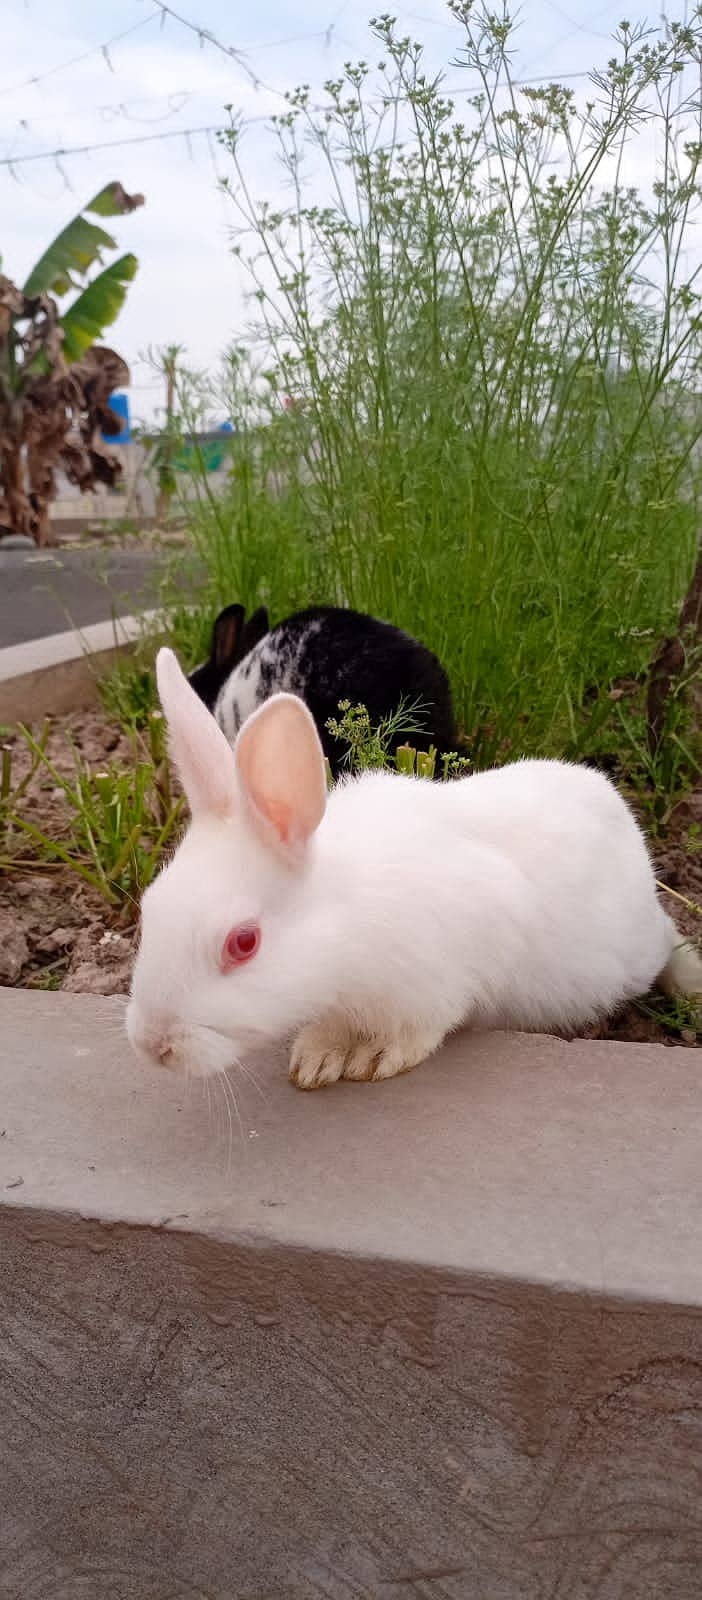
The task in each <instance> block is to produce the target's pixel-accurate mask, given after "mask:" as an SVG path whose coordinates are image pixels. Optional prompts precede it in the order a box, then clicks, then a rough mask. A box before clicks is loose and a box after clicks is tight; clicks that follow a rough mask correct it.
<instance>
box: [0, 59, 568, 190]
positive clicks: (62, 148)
mask: <svg viewBox="0 0 702 1600" xmlns="http://www.w3.org/2000/svg"><path fill="white" fill-rule="evenodd" d="M589 76H590V73H589V72H562V73H559V74H558V77H557V78H555V79H554V78H553V77H552V76H548V75H546V76H544V77H542V78H528V79H526V78H522V79H515V80H513V87H514V88H516V89H528V88H531V87H532V86H533V85H535V84H539V83H554V82H556V83H561V82H562V81H565V80H570V79H574V78H589ZM444 92H445V93H446V94H471V93H472V92H473V90H472V89H471V88H470V87H469V86H468V85H467V84H447V85H446V88H445V91H444ZM310 109H311V110H314V111H324V110H325V109H326V108H325V107H324V106H312V107H310ZM273 115H274V113H272V112H267V111H266V112H262V113H261V114H260V115H259V116H254V117H246V118H245V119H244V121H243V126H244V127H250V126H251V125H252V124H253V123H260V122H268V121H269V120H270V119H271V117H272V116H273ZM224 131H225V127H224V125H223V124H222V123H206V124H204V125H201V126H199V127H197V128H169V129H167V130H165V131H164V132H162V133H141V134H134V135H132V136H131V137H129V138H125V139H102V140H100V141H99V142H96V143H91V144H76V145H59V146H57V148H56V149H55V150H35V151H33V152H32V153H31V154H30V155H19V156H0V167H7V168H8V169H9V170H10V171H12V169H13V168H14V167H19V166H25V165H26V164H27V163H28V162H30V161H53V162H54V163H56V162H58V161H60V160H62V159H65V158H66V157H68V156H85V155H92V154H94V153H95V152H96V151H99V150H118V149H123V148H124V147H125V146H126V145H142V144H156V143H158V142H160V141H162V140H164V139H185V140H186V141H187V140H188V139H191V138H195V137H196V136H197V135H198V134H205V135H208V136H211V135H212V134H217V133H223V132H224Z"/></svg>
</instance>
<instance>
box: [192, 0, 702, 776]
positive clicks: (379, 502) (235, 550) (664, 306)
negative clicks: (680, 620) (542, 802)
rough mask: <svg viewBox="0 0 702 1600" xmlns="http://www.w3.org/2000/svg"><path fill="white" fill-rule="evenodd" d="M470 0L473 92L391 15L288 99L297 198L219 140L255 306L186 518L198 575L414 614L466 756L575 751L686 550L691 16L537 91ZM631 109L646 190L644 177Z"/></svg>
mask: <svg viewBox="0 0 702 1600" xmlns="http://www.w3.org/2000/svg"><path fill="white" fill-rule="evenodd" d="M452 9H453V10H454V14H455V16H456V19H457V21H459V22H460V23H461V26H462V28H463V40H464V43H463V49H462V52H461V64H462V65H463V66H464V67H465V68H466V70H467V71H469V72H470V76H471V80H472V82H474V83H477V86H478V87H477V89H476V91H475V92H474V93H473V94H470V93H468V95H467V100H466V105H465V107H464V108H462V111H463V114H462V116H461V118H460V119H459V117H458V115H457V112H456V108H455V106H454V104H453V103H452V101H451V100H450V99H449V98H448V97H447V96H446V95H445V93H444V92H443V89H442V85H441V81H440V80H432V79H430V78H429V77H428V76H427V75H426V73H425V71H424V67H423V61H422V52H421V49H420V47H419V46H418V45H416V44H414V43H413V42H412V41H411V40H410V39H409V38H405V37H401V36H400V35H399V33H398V32H397V30H396V28H395V26H394V24H393V23H392V22H391V21H390V20H389V19H387V18H384V19H380V20H379V21H377V22H376V23H375V24H374V25H373V35H374V38H375V41H376V43H377V44H379V45H380V47H381V49H382V55H383V60H382V63H381V65H380V66H379V67H378V70H377V73H376V74H375V75H374V74H372V73H371V71H370V69H369V68H368V67H367V66H365V65H360V66H358V67H350V68H348V69H347V71H346V73H345V75H344V77H343V78H341V79H339V80H338V81H336V82H332V83H329V84H328V85H327V105H326V107H325V108H324V109H323V110H321V111H320V110H318V109H317V108H316V107H315V106H313V104H312V103H311V100H310V97H309V95H308V94H307V92H306V91H302V92H300V93H297V94H294V95H292V96H291V97H290V109H289V112H288V113H287V114H286V115H284V116H283V117H281V118H278V119H276V121H275V129H274V137H275V139H276V141H277V145H278V154H279V156H280V159H281V160H282V163H283V166H284V168H285V172H286V176H287V179H288V182H289V187H290V190H291V192H292V196H293V199H292V202H291V203H290V204H289V205H288V206H287V207H285V208H281V209H278V210H274V209H273V208H272V207H271V206H270V205H269V204H268V203H266V202H265V201H259V200H257V199H256V198H255V197H254V194H253V191H252V189H251V187H250V184H249V180H248V176H247V163H246V152H245V140H244V134H243V133H242V132H241V131H240V130H239V128H238V127H237V126H233V127H232V128H231V130H230V132H229V133H228V135H227V136H226V143H227V145H228V148H229V150H230V153H231V157H232V161H233V168H234V171H233V175H232V177H231V179H230V180H229V181H228V183H227V189H228V192H229V194H230V196H231V199H232V202H233V205H234V206H235V208H236V212H237V215H238V218H239V228H240V237H239V240H238V243H237V248H238V250H239V251H240V253H241V255H242V258H243V260H244V262H245V264H246V266H247V269H248V271H249V274H250V277H251V281H252V289H253V296H254V304H255V306H256V307H257V308H258V314H257V322H256V325H255V327H253V328H252V331H251V337H250V338H249V339H248V340H247V341H245V342H244V346H243V348H242V349H241V350H240V351H238V352H236V353H235V355H234V358H233V361H232V363H231V366H230V374H229V376H230V384H231V391H230V392H231V411H232V417H233V420H234V422H235V425H236V429H237V432H236V439H235V445H234V453H233V464H232V473H231V479H230V484H229V489H228V493H227V495H226V496H225V498H224V500H223V501H222V500H220V501H217V502H216V503H215V502H214V499H213V497H211V496H208V495H206V494H203V496H202V498H201V502H200V507H199V511H198V512H197V515H196V518H195V522H196V530H195V532H196V539H197V542H198V546H199V549H200V553H201V554H202V555H203V556H204V557H205V560H206V563H207V566H208V570H209V573H210V578H211V585H210V589H211V592H210V594H208V602H209V601H211V600H213V599H214V598H215V593H216V599H217V600H224V599H227V600H230V599H233V598H238V599H241V600H242V601H244V602H245V603H252V602H253V601H254V599H258V598H262V599H267V600H268V601H269V603H271V605H272V608H273V610H274V611H278V612H282V611H283V610H285V609H286V608H288V607H289V606H290V605H291V604H295V603H302V602H305V601H309V600H318V599H326V600H337V601H341V602H347V603H353V604H356V605H358V606H361V607H363V608H367V609H369V610H372V611H374V612H376V613H379V614H381V615H385V616H387V617H389V618H391V619H392V620H393V621H395V622H397V623H399V624H400V625H404V626H406V627H407V628H409V629H410V630H412V631H413V632H415V633H417V634H419V635H420V636H421V637H423V638H424V639H425V640H426V641H427V643H429V644H430V645H432V646H433V647H434V648H435V649H436V650H437V651H438V652H439V653H440V654H441V655H442V656H443V657H444V659H445V660H446V663H447V665H448V667H449V670H450V672H451V677H452V682H453V685H454V690H455V693H456V698H457V702H458V706H459V709H460V710H461V712H462V715H463V720H464V723H465V726H466V731H467V732H468V733H469V735H470V736H471V739H472V746H473V750H474V754H475V756H476V759H477V760H481V759H482V760H489V759H492V758H493V756H494V755H495V753H496V752H498V751H500V750H505V749H510V750H511V751H512V752H513V753H514V752H519V751H521V750H535V749H538V750H552V751H555V752H559V753H564V752H566V753H583V752H587V751H588V749H591V748H592V747H593V743H594V741H595V740H596V739H598V740H599V739H600V738H601V737H602V710H603V703H604V702H603V699H602V697H601V696H599V697H596V698H595V699H594V700H593V694H592V691H593V688H595V687H597V686H604V687H605V688H606V685H607V683H608V681H609V680H610V679H611V678H614V677H616V676H619V675H622V674H627V673H635V672H638V671H639V670H640V669H641V668H642V666H643V665H644V664H645V663H646V661H647V660H648V659H650V656H651V653H652V648H653V646H654V645H655V642H656V640H657V638H658V637H660V635H661V634H662V633H665V632H667V631H668V629H669V624H670V623H671V621H672V619H673V616H674V614H675V610H676V606H677V604H679V600H680V596H681V594H682V593H683V592H684V590H685V587H686V583H687V581H688V578H689V574H690V571H691V568H692V565H693V562H694V555H695V548H696V541H697V529H698V526H699V470H698V465H697V461H698V449H697V447H698V443H699V434H700V429H701V427H702V423H701V422H700V418H699V408H698V407H697V406H696V404H695V403H694V394H695V390H696V386H697V381H698V372H699V367H700V360H701V358H702V320H701V318H700V314H699V312H700V296H699V272H700V268H699V267H698V266H695V264H694V257H693V256H692V255H689V254H688V252H687V250H686V242H687V240H688V238H689V236H690V232H691V229H692V228H693V227H694V225H695V223H696V221H697V219H698V216H699V201H700V191H699V182H698V169H699V161H700V152H701V151H702V133H701V128H702V103H701V100H700V91H699V78H698V65H699V59H700V52H701V49H702V24H701V23H700V19H699V17H698V16H697V15H695V17H694V18H693V20H692V21H691V23H690V24H689V25H686V26H681V25H678V24H670V25H668V24H663V25H662V27H661V28H660V29H658V30H650V31H647V30H644V29H643V28H639V27H631V26H629V25H628V24H623V25H622V26H621V28H620V29H619V30H618V31H617V34H616V36H615V40H614V49H613V55H612V59H611V61H610V63H609V65H608V67H607V68H606V69H605V70H604V72H602V73H599V74H593V78H592V84H591V87H590V90H589V91H588V97H587V101H586V103H585V104H584V105H583V104H582V103H580V102H578V101H577V100H576V98H575V96H574V95H573V94H572V93H571V92H570V91H569V90H568V89H566V88H564V87H562V86H559V85H557V84H553V85H550V86H544V87H543V88H533V89H525V90H522V89H520V88H519V87H518V85H517V83H516V82H515V80H514V77H513V70H514V69H513V66H512V59H513V57H512V45H513V41H512V38H511V24H510V22H509V20H508V18H507V16H506V14H504V15H502V16H496V15H495V14H494V13H492V12H490V11H489V10H488V9H487V7H483V6H481V5H479V4H467V5H464V6H459V5H455V6H453V7H452ZM467 81H468V80H467ZM681 84H682V86H683V92H682V93H679V92H678V91H679V87H680V85H681ZM643 131H645V132H646V133H647V136H649V137H650V139H652V140H653V141H654V143H655V144H656V157H655V162H656V164H655V181H654V183H653V186H652V189H651V192H650V193H648V194H645V193H643V192H637V191H636V190H635V189H632V188H631V187H630V185H629V184H628V182H627V179H626V161H627V150H628V148H629V145H630V144H631V143H632V141H634V140H635V139H636V138H637V137H639V136H640V135H641V133H642V132H643ZM311 170H314V171H315V172H316V175H317V188H319V185H320V182H321V175H323V174H324V173H326V182H327V197H326V203H324V204H321V203H320V204H317V205H310V204H309V203H308V200H307V194H308V184H307V178H308V176H309V173H310V171H311ZM285 396H288V397H291V399H292V401H293V404H292V405H288V407H287V408H284V406H283V398H284V397H285ZM605 698H606V697H605ZM605 709H606V704H605Z"/></svg>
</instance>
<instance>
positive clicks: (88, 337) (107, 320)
mask: <svg viewBox="0 0 702 1600" xmlns="http://www.w3.org/2000/svg"><path fill="white" fill-rule="evenodd" d="M138 265H139V263H138V261H137V258H136V256H134V255H125V256H120V258H119V261H112V262H111V263H110V266H109V267H105V270H104V272H101V273H100V274H99V275H98V277H97V278H93V281H92V283H89V284H88V286H87V288H86V289H84V290H83V293H82V294H79V295H78V298H77V300H74V301H73V304H72V305H70V306H69V307H68V310H67V311H65V312H64V314H63V316H62V317H61V327H62V329H63V353H64V356H65V358H66V360H67V361H78V360H79V359H80V357H81V356H82V355H84V354H85V351H86V350H89V349H90V347H91V345H93V344H95V342H96V341H97V340H99V339H101V338H102V336H103V333H104V331H105V329H106V328H109V327H110V326H111V324H112V323H113V322H114V321H115V318H116V317H117V316H118V314H119V312H120V311H121V309H122V306H123V304H124V300H125V297H126V293H127V287H128V285H129V284H130V283H131V281H132V278H133V277H134V275H135V273H136V270H137V267H138Z"/></svg>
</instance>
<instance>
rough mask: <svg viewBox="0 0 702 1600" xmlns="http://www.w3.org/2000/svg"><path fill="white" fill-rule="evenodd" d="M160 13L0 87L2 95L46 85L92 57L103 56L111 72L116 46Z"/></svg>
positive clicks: (153, 14)
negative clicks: (18, 80) (111, 51)
mask: <svg viewBox="0 0 702 1600" xmlns="http://www.w3.org/2000/svg"><path fill="white" fill-rule="evenodd" d="M159 15H160V11H152V12H151V13H150V15H149V16H148V17H142V18H141V21H140V22H134V23H133V24H132V26H131V28H124V29H123V30H122V32H121V33H113V34H112V36H111V38H109V39H105V40H104V42H103V43H102V44H93V45H91V46H90V49H89V50H83V51H82V52H81V54H80V55H77V56H71V57H70V58H69V60H68V61H59V62H57V64H56V66H55V67H48V68H47V70H46V72H33V73H32V75H31V77H29V78H24V79H23V81H22V82H21V83H12V84H8V85H6V86H5V87H4V88H1V87H0V94H2V95H6V94H19V92H20V90H21V89H31V88H33V87H34V86H35V85H37V84H40V83H44V81H45V79H46V78H53V77H55V76H56V73H57V72H67V71H68V68H69V67H77V66H78V65H79V63H80V62H81V61H88V60H89V58H90V56H97V55H102V56H104V58H105V61H106V63H107V66H108V67H109V69H110V72H114V67H113V65H112V62H111V60H110V50H111V49H112V46H113V45H114V44H119V41H120V39H127V38H129V35H130V34H132V33H136V32H137V30H138V29H139V28H145V27H146V25H147V23H148V22H154V21H155V19H156V18H157V17H158V16H159Z"/></svg>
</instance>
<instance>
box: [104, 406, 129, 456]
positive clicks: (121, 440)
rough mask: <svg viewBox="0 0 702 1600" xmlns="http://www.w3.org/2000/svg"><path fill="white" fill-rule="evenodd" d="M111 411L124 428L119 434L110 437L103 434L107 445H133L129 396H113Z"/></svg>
mask: <svg viewBox="0 0 702 1600" xmlns="http://www.w3.org/2000/svg"><path fill="white" fill-rule="evenodd" d="M110 411H114V413H115V416H117V417H119V419H120V421H121V423H122V427H121V429H120V431H119V433H112V434H109V435H108V434H106V433H103V435H102V437H103V439H104V440H105V443H106V444H131V438H132V430H131V426H130V422H129V395H128V394H111V395H110Z"/></svg>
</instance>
